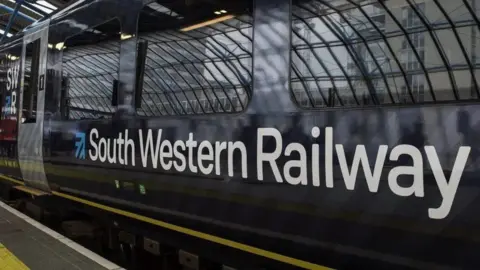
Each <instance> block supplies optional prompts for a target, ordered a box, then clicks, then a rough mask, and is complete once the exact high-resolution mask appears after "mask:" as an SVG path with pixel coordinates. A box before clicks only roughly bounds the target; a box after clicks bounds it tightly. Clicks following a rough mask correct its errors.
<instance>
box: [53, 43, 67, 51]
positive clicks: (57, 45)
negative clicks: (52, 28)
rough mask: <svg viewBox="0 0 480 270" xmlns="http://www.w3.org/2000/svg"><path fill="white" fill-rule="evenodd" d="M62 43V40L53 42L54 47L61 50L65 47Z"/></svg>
mask: <svg viewBox="0 0 480 270" xmlns="http://www.w3.org/2000/svg"><path fill="white" fill-rule="evenodd" d="M64 45H65V43H64V42H59V43H57V44H55V49H57V50H62V49H64V48H65V46H64Z"/></svg>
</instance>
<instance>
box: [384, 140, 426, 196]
mask: <svg viewBox="0 0 480 270" xmlns="http://www.w3.org/2000/svg"><path fill="white" fill-rule="evenodd" d="M401 155H409V156H410V157H411V158H412V160H413V165H412V166H397V167H394V168H392V169H391V170H390V172H389V173H388V185H389V186H390V189H391V190H392V192H393V193H395V194H397V195H398V196H403V197H406V196H411V195H412V194H415V196H417V197H423V195H424V192H423V171H422V169H423V159H422V153H420V150H418V149H417V148H416V147H415V146H413V145H405V144H402V145H397V146H395V147H394V148H393V149H392V152H390V160H392V161H397V160H398V158H399V157H400V156H401ZM402 174H403V175H412V176H413V183H412V186H410V187H402V186H400V185H399V184H398V177H399V176H400V175H402Z"/></svg>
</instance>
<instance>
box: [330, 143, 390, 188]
mask: <svg viewBox="0 0 480 270" xmlns="http://www.w3.org/2000/svg"><path fill="white" fill-rule="evenodd" d="M335 148H336V150H337V156H338V162H339V163H340V170H341V172H342V176H343V181H344V182H345V186H346V187H347V189H348V190H354V189H355V181H356V179H357V172H358V167H359V166H360V163H361V164H362V167H363V172H364V175H365V180H366V181H367V185H368V189H369V190H370V192H377V191H378V185H379V183H380V176H381V174H382V169H383V164H384V163H385V157H386V156H387V150H388V146H387V145H380V147H379V149H378V154H377V160H376V162H375V167H374V169H373V173H372V171H371V170H370V164H369V162H368V157H367V151H366V149H365V146H364V145H357V148H356V149H355V154H354V155H353V162H352V168H351V170H350V172H349V170H348V165H347V159H346V158H345V152H344V150H343V145H341V144H337V145H335Z"/></svg>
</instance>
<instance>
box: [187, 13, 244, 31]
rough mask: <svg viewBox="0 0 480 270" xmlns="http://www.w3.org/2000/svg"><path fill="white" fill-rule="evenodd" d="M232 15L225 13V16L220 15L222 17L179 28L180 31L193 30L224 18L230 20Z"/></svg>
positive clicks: (221, 20)
mask: <svg viewBox="0 0 480 270" xmlns="http://www.w3.org/2000/svg"><path fill="white" fill-rule="evenodd" d="M234 17H235V16H233V15H225V16H222V17H218V18H215V19H212V20H208V21H205V22H202V23H197V24H194V25H191V26H188V27H185V28H182V29H180V31H182V32H187V31H191V30H195V29H198V28H202V27H204V26H207V25H212V24H216V23H219V22H223V21H226V20H230V19H232V18H234Z"/></svg>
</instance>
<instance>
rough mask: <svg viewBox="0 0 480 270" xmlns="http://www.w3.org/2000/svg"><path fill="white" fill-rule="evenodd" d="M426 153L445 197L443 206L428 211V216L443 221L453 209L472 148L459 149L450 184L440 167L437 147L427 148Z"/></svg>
mask: <svg viewBox="0 0 480 270" xmlns="http://www.w3.org/2000/svg"><path fill="white" fill-rule="evenodd" d="M425 153H426V154H427V158H428V162H429V163H430V167H431V168H432V172H433V175H434V176H435V180H436V181H437V185H438V189H439V190H440V193H441V194H442V197H443V200H442V204H441V205H440V206H439V207H438V208H430V209H428V216H429V217H430V218H433V219H442V218H445V217H446V216H447V215H448V213H450V209H451V208H452V204H453V200H454V199H455V194H456V193H457V188H458V184H459V183H460V178H461V177H462V174H463V170H464V169H465V164H466V163H467V160H468V155H469V154H470V147H469V146H461V147H460V148H459V149H458V153H457V157H456V159H455V164H453V168H452V173H451V174H450V180H449V181H448V183H447V178H446V177H445V174H444V173H443V169H442V165H440V161H439V160H438V156H437V151H435V147H433V146H425Z"/></svg>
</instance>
